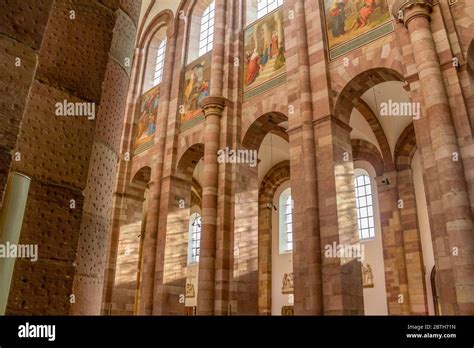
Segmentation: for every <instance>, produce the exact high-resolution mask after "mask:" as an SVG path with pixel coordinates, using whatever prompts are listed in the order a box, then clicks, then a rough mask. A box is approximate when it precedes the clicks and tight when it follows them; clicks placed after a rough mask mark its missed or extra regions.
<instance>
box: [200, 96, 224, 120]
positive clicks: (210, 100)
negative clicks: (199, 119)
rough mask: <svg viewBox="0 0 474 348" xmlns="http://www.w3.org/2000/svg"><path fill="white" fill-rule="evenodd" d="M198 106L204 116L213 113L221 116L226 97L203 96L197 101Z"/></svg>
mask: <svg viewBox="0 0 474 348" xmlns="http://www.w3.org/2000/svg"><path fill="white" fill-rule="evenodd" d="M199 104H200V107H201V108H202V110H203V111H204V116H205V117H207V116H210V115H215V116H218V117H220V116H222V111H224V108H225V106H226V99H225V98H223V97H213V96H209V97H205V98H203V99H202V100H201V102H200V103H199Z"/></svg>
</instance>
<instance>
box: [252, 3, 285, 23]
mask: <svg viewBox="0 0 474 348" xmlns="http://www.w3.org/2000/svg"><path fill="white" fill-rule="evenodd" d="M281 5H283V0H260V1H257V19H258V18H262V17H263V16H265V15H267V14H268V13H270V12H272V11H273V10H275V9H276V8H278V7H279V6H281Z"/></svg>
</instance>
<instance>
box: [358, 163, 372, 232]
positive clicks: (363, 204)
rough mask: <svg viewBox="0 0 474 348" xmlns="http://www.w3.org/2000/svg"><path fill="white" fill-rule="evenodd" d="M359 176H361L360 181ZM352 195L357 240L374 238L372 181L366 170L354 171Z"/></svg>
mask: <svg viewBox="0 0 474 348" xmlns="http://www.w3.org/2000/svg"><path fill="white" fill-rule="evenodd" d="M359 178H363V179H362V182H361V180H359ZM367 188H369V190H367ZM369 191H370V192H369ZM354 195H355V203H356V212H357V231H358V232H359V240H360V241H370V240H374V239H375V237H376V221H375V202H374V187H373V181H372V179H371V177H370V175H369V173H368V172H367V171H366V170H363V169H357V170H356V171H355V172H354Z"/></svg>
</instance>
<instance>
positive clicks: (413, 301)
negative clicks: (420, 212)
mask: <svg viewBox="0 0 474 348" xmlns="http://www.w3.org/2000/svg"><path fill="white" fill-rule="evenodd" d="M397 177H398V185H397V186H398V198H399V202H401V204H402V205H401V208H400V221H401V228H402V230H403V240H404V249H405V264H406V273H407V281H408V295H409V297H410V314H412V315H427V314H428V302H427V298H426V285H425V280H424V279H425V278H424V276H425V269H424V267H423V254H422V250H421V237H420V230H419V228H418V217H417V210H416V199H415V189H414V186H413V173H412V171H411V169H404V170H399V171H398V172H397Z"/></svg>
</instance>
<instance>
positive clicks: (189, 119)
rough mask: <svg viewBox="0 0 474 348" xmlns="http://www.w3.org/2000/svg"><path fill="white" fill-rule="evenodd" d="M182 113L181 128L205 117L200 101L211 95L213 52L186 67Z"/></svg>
mask: <svg viewBox="0 0 474 348" xmlns="http://www.w3.org/2000/svg"><path fill="white" fill-rule="evenodd" d="M184 76H185V77H184V79H185V81H184V90H183V96H182V105H183V107H184V109H183V113H182V114H181V129H183V126H184V128H186V126H189V125H192V124H194V123H196V122H198V121H199V120H201V119H203V112H202V109H201V108H200V107H199V102H200V101H201V100H202V99H203V98H205V97H207V96H209V93H210V87H211V52H209V53H207V54H206V55H204V56H202V57H200V58H199V59H197V60H196V61H194V62H193V63H191V64H189V65H188V66H187V67H186V72H185V75H184Z"/></svg>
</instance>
